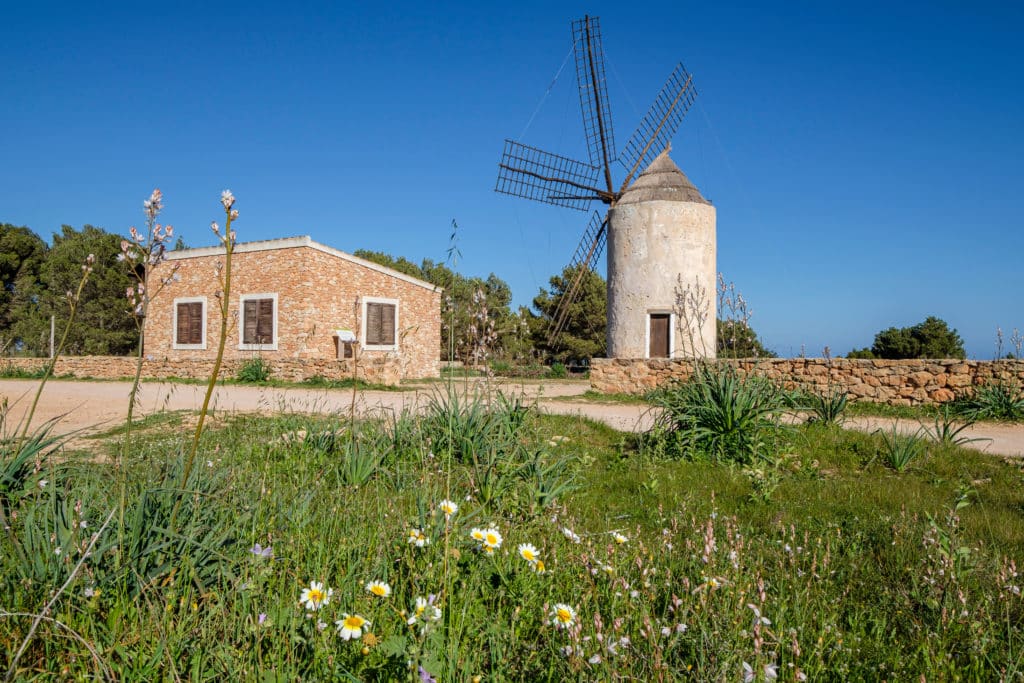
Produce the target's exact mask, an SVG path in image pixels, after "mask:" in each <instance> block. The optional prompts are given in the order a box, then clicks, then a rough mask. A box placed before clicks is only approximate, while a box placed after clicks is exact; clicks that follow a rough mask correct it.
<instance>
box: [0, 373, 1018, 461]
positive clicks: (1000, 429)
mask: <svg viewBox="0 0 1024 683" xmlns="http://www.w3.org/2000/svg"><path fill="white" fill-rule="evenodd" d="M37 386H38V384H37V382H36V381H34V380H0V399H3V400H6V401H8V404H9V412H8V415H7V418H8V424H9V425H13V424H16V423H17V422H18V421H19V420H20V419H22V417H23V416H24V414H25V413H26V412H27V410H28V407H29V405H30V404H31V402H32V397H33V394H34V392H35V389H36V387H37ZM456 386H460V387H465V386H466V385H464V384H462V382H461V381H457V382H456ZM469 386H470V387H471V388H472V387H473V386H474V385H469ZM443 388H444V387H443V386H442V385H439V384H424V385H422V386H419V387H416V388H415V389H413V390H410V391H360V392H357V393H356V395H355V409H356V411H357V413H359V414H360V415H366V414H373V413H379V412H380V411H395V412H400V411H402V410H415V409H418V408H421V407H422V406H424V405H426V404H427V403H428V402H429V401H430V400H432V398H433V397H434V396H435V395H436V393H437V391H438V390H439V389H441V390H443ZM492 388H500V389H502V390H503V391H506V392H514V393H517V394H522V395H523V396H524V397H525V398H526V399H527V400H529V401H536V402H537V403H538V405H539V406H540V408H541V410H543V411H544V412H547V413H552V414H558V415H581V416H583V417H587V418H591V419H594V420H599V421H601V422H604V423H606V424H608V425H609V426H611V427H614V428H615V429H618V430H621V431H640V430H645V429H648V428H649V427H650V425H651V422H652V415H651V413H650V411H649V409H648V408H647V406H644V405H635V404H622V403H600V402H591V401H585V400H583V399H575V400H564V399H565V398H566V397H574V396H580V395H581V394H583V393H584V392H586V391H587V389H589V384H588V383H587V382H586V381H581V380H574V381H573V380H570V381H544V382H537V381H529V382H499V383H496V384H494V385H492ZM130 390H131V384H130V383H128V382H99V381H68V380H51V381H50V382H48V383H47V385H46V388H45V389H44V391H43V396H42V398H41V399H40V402H39V407H38V408H37V409H36V415H35V418H34V419H33V422H34V423H36V424H38V423H40V422H42V421H44V420H49V419H52V418H55V417H60V418H61V419H60V426H61V430H62V431H66V432H67V431H75V430H83V431H84V432H86V433H89V432H96V431H100V430H103V429H109V428H111V427H114V426H116V425H117V424H118V423H119V422H120V421H121V420H123V419H124V417H125V415H126V413H127V405H128V393H129V391H130ZM204 392H205V386H201V385H198V384H173V383H156V382H147V383H144V384H143V385H142V387H141V393H140V403H139V409H138V410H137V411H136V414H138V415H140V416H141V415H147V414H151V413H155V412H159V411H161V410H196V409H198V408H199V407H200V405H201V404H202V400H203V394H204ZM559 397H561V399H562V400H557V399H558V398H559ZM212 405H213V407H214V410H215V411H217V412H222V411H226V412H264V413H271V412H279V411H288V412H298V413H324V414H330V413H340V414H348V412H349V411H350V410H351V409H352V407H353V394H352V391H350V390H344V389H305V388H287V389H281V388H270V387H258V386H220V387H217V389H216V391H215V392H214V397H213V403H212ZM893 423H894V420H891V419H888V418H874V417H864V418H862V417H858V418H850V419H848V420H847V421H846V423H845V426H846V427H848V428H853V429H861V430H866V431H873V430H875V429H879V428H881V429H891V428H892V425H893ZM897 424H898V428H899V429H900V430H901V431H904V432H913V431H916V430H917V429H919V428H920V426H921V425H919V424H918V423H917V422H915V421H912V420H901V421H899V422H898V423H897ZM925 426H929V425H928V424H926V425H925ZM964 435H967V436H970V437H972V438H983V439H987V440H986V441H982V442H975V443H973V444H970V445H971V447H973V448H977V449H978V450H981V451H984V452H987V453H992V454H996V455H1003V456H1011V457H1024V425H1005V424H994V423H985V424H979V425H975V426H974V427H972V428H970V429H969V430H966V431H965V432H964Z"/></svg>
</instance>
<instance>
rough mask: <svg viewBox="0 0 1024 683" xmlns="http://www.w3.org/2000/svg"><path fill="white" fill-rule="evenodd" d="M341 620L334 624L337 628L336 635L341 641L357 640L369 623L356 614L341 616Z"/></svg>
mask: <svg viewBox="0 0 1024 683" xmlns="http://www.w3.org/2000/svg"><path fill="white" fill-rule="evenodd" d="M341 617H342V618H341V619H339V620H337V621H336V622H334V624H335V625H336V626H337V627H338V635H339V636H341V639H342V640H353V639H359V638H361V637H362V635H363V631H364V630H365V629H366V628H367V627H369V626H370V622H369V621H368V620H366V619H364V618H363V617H361V616H359V615H358V614H342V615H341Z"/></svg>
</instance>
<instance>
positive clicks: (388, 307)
mask: <svg viewBox="0 0 1024 683" xmlns="http://www.w3.org/2000/svg"><path fill="white" fill-rule="evenodd" d="M380 343H381V344H388V345H390V344H394V343H395V305H394V304H381V305H380Z"/></svg>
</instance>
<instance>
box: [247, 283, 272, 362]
mask: <svg viewBox="0 0 1024 683" xmlns="http://www.w3.org/2000/svg"><path fill="white" fill-rule="evenodd" d="M239 308H240V309H241V313H242V319H241V320H240V321H239V325H238V327H239V333H240V337H241V339H240V341H239V344H238V348H239V349H242V350H248V351H260V350H263V351H276V350H277V294H243V295H242V296H241V297H239Z"/></svg>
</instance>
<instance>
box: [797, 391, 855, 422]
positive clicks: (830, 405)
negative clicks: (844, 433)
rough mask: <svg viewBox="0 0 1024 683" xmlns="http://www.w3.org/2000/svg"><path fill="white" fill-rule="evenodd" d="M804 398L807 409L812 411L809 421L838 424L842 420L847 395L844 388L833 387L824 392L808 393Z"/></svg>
mask: <svg viewBox="0 0 1024 683" xmlns="http://www.w3.org/2000/svg"><path fill="white" fill-rule="evenodd" d="M805 399H806V407H807V409H808V410H810V411H811V412H812V413H814V414H813V415H812V416H811V417H810V421H811V422H819V423H821V424H825V425H838V424H840V423H841V422H842V421H843V417H844V416H843V413H844V412H845V411H846V404H847V401H848V399H849V396H848V394H847V393H846V392H845V391H844V390H842V389H838V388H834V389H832V390H830V391H829V392H828V393H825V394H814V393H812V394H808V395H807V396H806V397H805Z"/></svg>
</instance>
